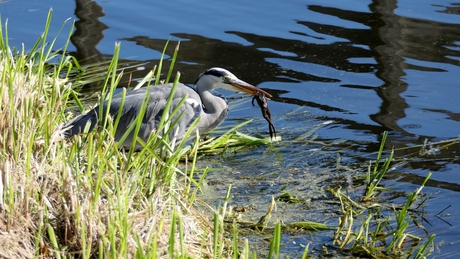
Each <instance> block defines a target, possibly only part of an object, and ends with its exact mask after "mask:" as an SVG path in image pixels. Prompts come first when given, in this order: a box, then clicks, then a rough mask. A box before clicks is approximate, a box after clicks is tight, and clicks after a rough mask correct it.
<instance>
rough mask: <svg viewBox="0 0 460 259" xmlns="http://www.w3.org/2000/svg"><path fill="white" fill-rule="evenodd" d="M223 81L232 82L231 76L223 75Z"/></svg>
mask: <svg viewBox="0 0 460 259" xmlns="http://www.w3.org/2000/svg"><path fill="white" fill-rule="evenodd" d="M222 81H224V82H225V83H226V82H230V78H229V77H228V76H223V77H222Z"/></svg>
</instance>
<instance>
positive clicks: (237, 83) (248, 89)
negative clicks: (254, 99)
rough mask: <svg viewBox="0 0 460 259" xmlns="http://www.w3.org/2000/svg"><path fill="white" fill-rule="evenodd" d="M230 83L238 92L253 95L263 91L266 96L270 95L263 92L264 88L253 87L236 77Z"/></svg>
mask: <svg viewBox="0 0 460 259" xmlns="http://www.w3.org/2000/svg"><path fill="white" fill-rule="evenodd" d="M229 84H230V85H232V86H234V87H236V88H237V89H238V90H239V91H240V92H243V93H247V94H250V95H255V93H256V92H259V93H263V94H264V95H265V96H267V97H272V95H271V94H269V93H267V92H265V91H264V90H262V89H260V88H258V87H255V86H253V85H251V84H248V83H246V82H244V81H243V80H240V79H237V80H234V81H232V82H230V83H229Z"/></svg>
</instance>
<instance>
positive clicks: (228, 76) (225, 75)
mask: <svg viewBox="0 0 460 259" xmlns="http://www.w3.org/2000/svg"><path fill="white" fill-rule="evenodd" d="M195 85H196V87H197V90H198V91H199V90H212V89H215V88H222V89H226V90H231V91H235V92H243V93H247V94H250V95H254V94H255V92H262V93H263V94H265V96H267V97H271V94H269V93H267V92H265V91H264V90H262V89H260V88H257V87H255V86H253V85H251V84H248V83H246V82H244V81H243V80H241V79H239V78H238V77H236V76H235V75H234V74H232V73H231V72H230V71H228V70H226V69H223V68H220V67H213V68H210V69H208V70H206V71H204V72H203V73H201V75H200V76H199V77H198V79H197V80H196V82H195Z"/></svg>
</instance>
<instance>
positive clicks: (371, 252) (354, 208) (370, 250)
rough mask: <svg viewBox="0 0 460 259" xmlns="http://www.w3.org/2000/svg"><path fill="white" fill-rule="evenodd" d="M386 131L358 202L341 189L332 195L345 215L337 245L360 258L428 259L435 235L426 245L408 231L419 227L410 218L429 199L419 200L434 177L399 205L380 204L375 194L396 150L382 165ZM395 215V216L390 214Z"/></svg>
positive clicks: (338, 233) (379, 188)
mask: <svg viewBox="0 0 460 259" xmlns="http://www.w3.org/2000/svg"><path fill="white" fill-rule="evenodd" d="M386 134H387V133H386V132H385V133H384V136H383V140H382V143H381V145H380V149H379V152H378V154H377V160H376V161H375V164H374V166H373V168H372V166H369V170H368V173H367V176H366V179H365V184H366V191H365V193H364V195H363V197H362V198H361V199H360V200H359V201H355V200H353V199H352V198H351V197H350V196H349V195H347V194H344V193H342V192H341V191H340V189H339V190H331V192H332V193H333V194H334V195H335V196H336V197H337V198H338V199H339V201H340V204H341V211H342V216H341V217H340V219H339V226H338V228H337V230H336V231H335V234H334V243H336V244H338V246H339V247H340V248H341V249H344V250H347V251H349V252H350V253H352V254H354V255H357V256H364V257H372V258H394V257H398V258H399V257H404V258H426V256H428V255H429V254H430V253H431V251H430V250H427V248H428V247H430V245H432V244H433V240H434V237H435V235H434V234H432V235H430V236H429V237H428V238H427V239H426V240H425V242H424V243H422V241H423V238H422V237H418V236H415V235H413V234H411V233H409V231H408V228H409V226H410V225H411V222H413V226H419V224H417V222H416V220H414V219H413V218H412V217H411V216H410V212H411V211H415V210H417V209H418V208H419V207H421V206H422V205H423V204H424V202H425V201H426V199H427V198H423V197H420V196H421V191H422V189H423V187H424V186H425V184H426V182H427V181H428V179H429V178H430V176H431V173H430V174H428V176H427V177H426V178H425V181H424V182H423V183H422V184H421V186H420V187H419V188H417V190H415V191H414V192H412V193H410V194H409V195H408V196H407V197H406V201H405V202H404V203H403V204H400V205H393V206H392V207H389V206H387V205H385V204H383V203H379V201H378V200H377V199H376V195H375V193H376V191H379V192H383V191H384V190H385V188H382V187H381V186H380V185H379V183H380V181H381V180H382V178H383V177H384V175H385V173H386V172H387V170H388V168H389V165H390V163H391V161H392V157H393V151H392V152H391V153H390V155H389V157H388V158H386V159H385V160H384V162H383V165H382V166H380V164H381V163H380V160H381V158H382V153H383V147H384V144H385V138H386ZM391 212H392V213H391Z"/></svg>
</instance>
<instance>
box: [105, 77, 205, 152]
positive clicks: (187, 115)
mask: <svg viewBox="0 0 460 259" xmlns="http://www.w3.org/2000/svg"><path fill="white" fill-rule="evenodd" d="M171 87H172V86H171V84H169V85H160V86H152V87H150V88H149V89H148V94H149V99H148V104H147V107H146V110H145V114H144V118H143V119H142V123H141V125H140V130H139V134H138V136H139V137H140V138H141V139H142V140H144V141H147V140H148V138H149V136H150V134H151V133H152V132H153V131H154V130H156V129H157V127H158V124H159V122H160V120H161V116H162V115H163V111H164V108H165V106H166V102H167V99H168V97H169V93H170V92H171ZM145 94H146V89H145V88H140V89H137V90H134V91H131V92H128V93H127V95H126V97H125V103H124V106H123V107H122V111H121V118H120V122H119V124H118V127H117V131H116V134H115V139H116V140H119V139H121V137H122V136H123V135H124V134H125V132H126V130H127V129H128V128H129V127H130V125H131V124H132V123H133V122H134V121H135V120H136V118H137V117H138V115H139V112H140V110H141V107H142V102H143V101H144V98H145ZM184 96H187V99H186V101H185V103H184V104H183V105H181V106H180V107H179V111H178V113H177V114H176V115H175V117H174V118H173V121H174V120H176V119H177V118H178V116H181V117H180V119H179V120H178V123H177V124H176V125H175V127H174V130H173V131H171V135H170V137H171V138H172V137H173V135H174V133H175V132H177V136H178V137H177V139H178V141H179V140H181V139H182V138H183V135H184V134H185V132H186V131H187V130H188V128H189V127H190V125H191V123H193V121H194V120H195V119H196V118H197V117H198V116H200V114H201V112H202V108H201V102H200V98H199V96H198V94H197V93H196V92H195V91H194V90H193V89H191V88H189V87H188V86H185V85H182V84H180V85H178V88H177V89H176V93H175V95H174V98H173V100H172V103H171V110H174V109H175V107H177V105H178V104H179V102H180V101H181V100H182V98H183V97H184ZM120 104H121V96H117V97H116V98H115V97H114V100H113V101H112V105H111V107H110V114H111V116H112V117H113V118H116V116H117V114H118V111H119V109H120ZM132 141H133V133H130V134H129V136H128V138H127V139H126V140H125V141H124V142H123V146H125V147H129V146H130V145H131V143H132ZM136 148H140V146H138V145H136Z"/></svg>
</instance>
